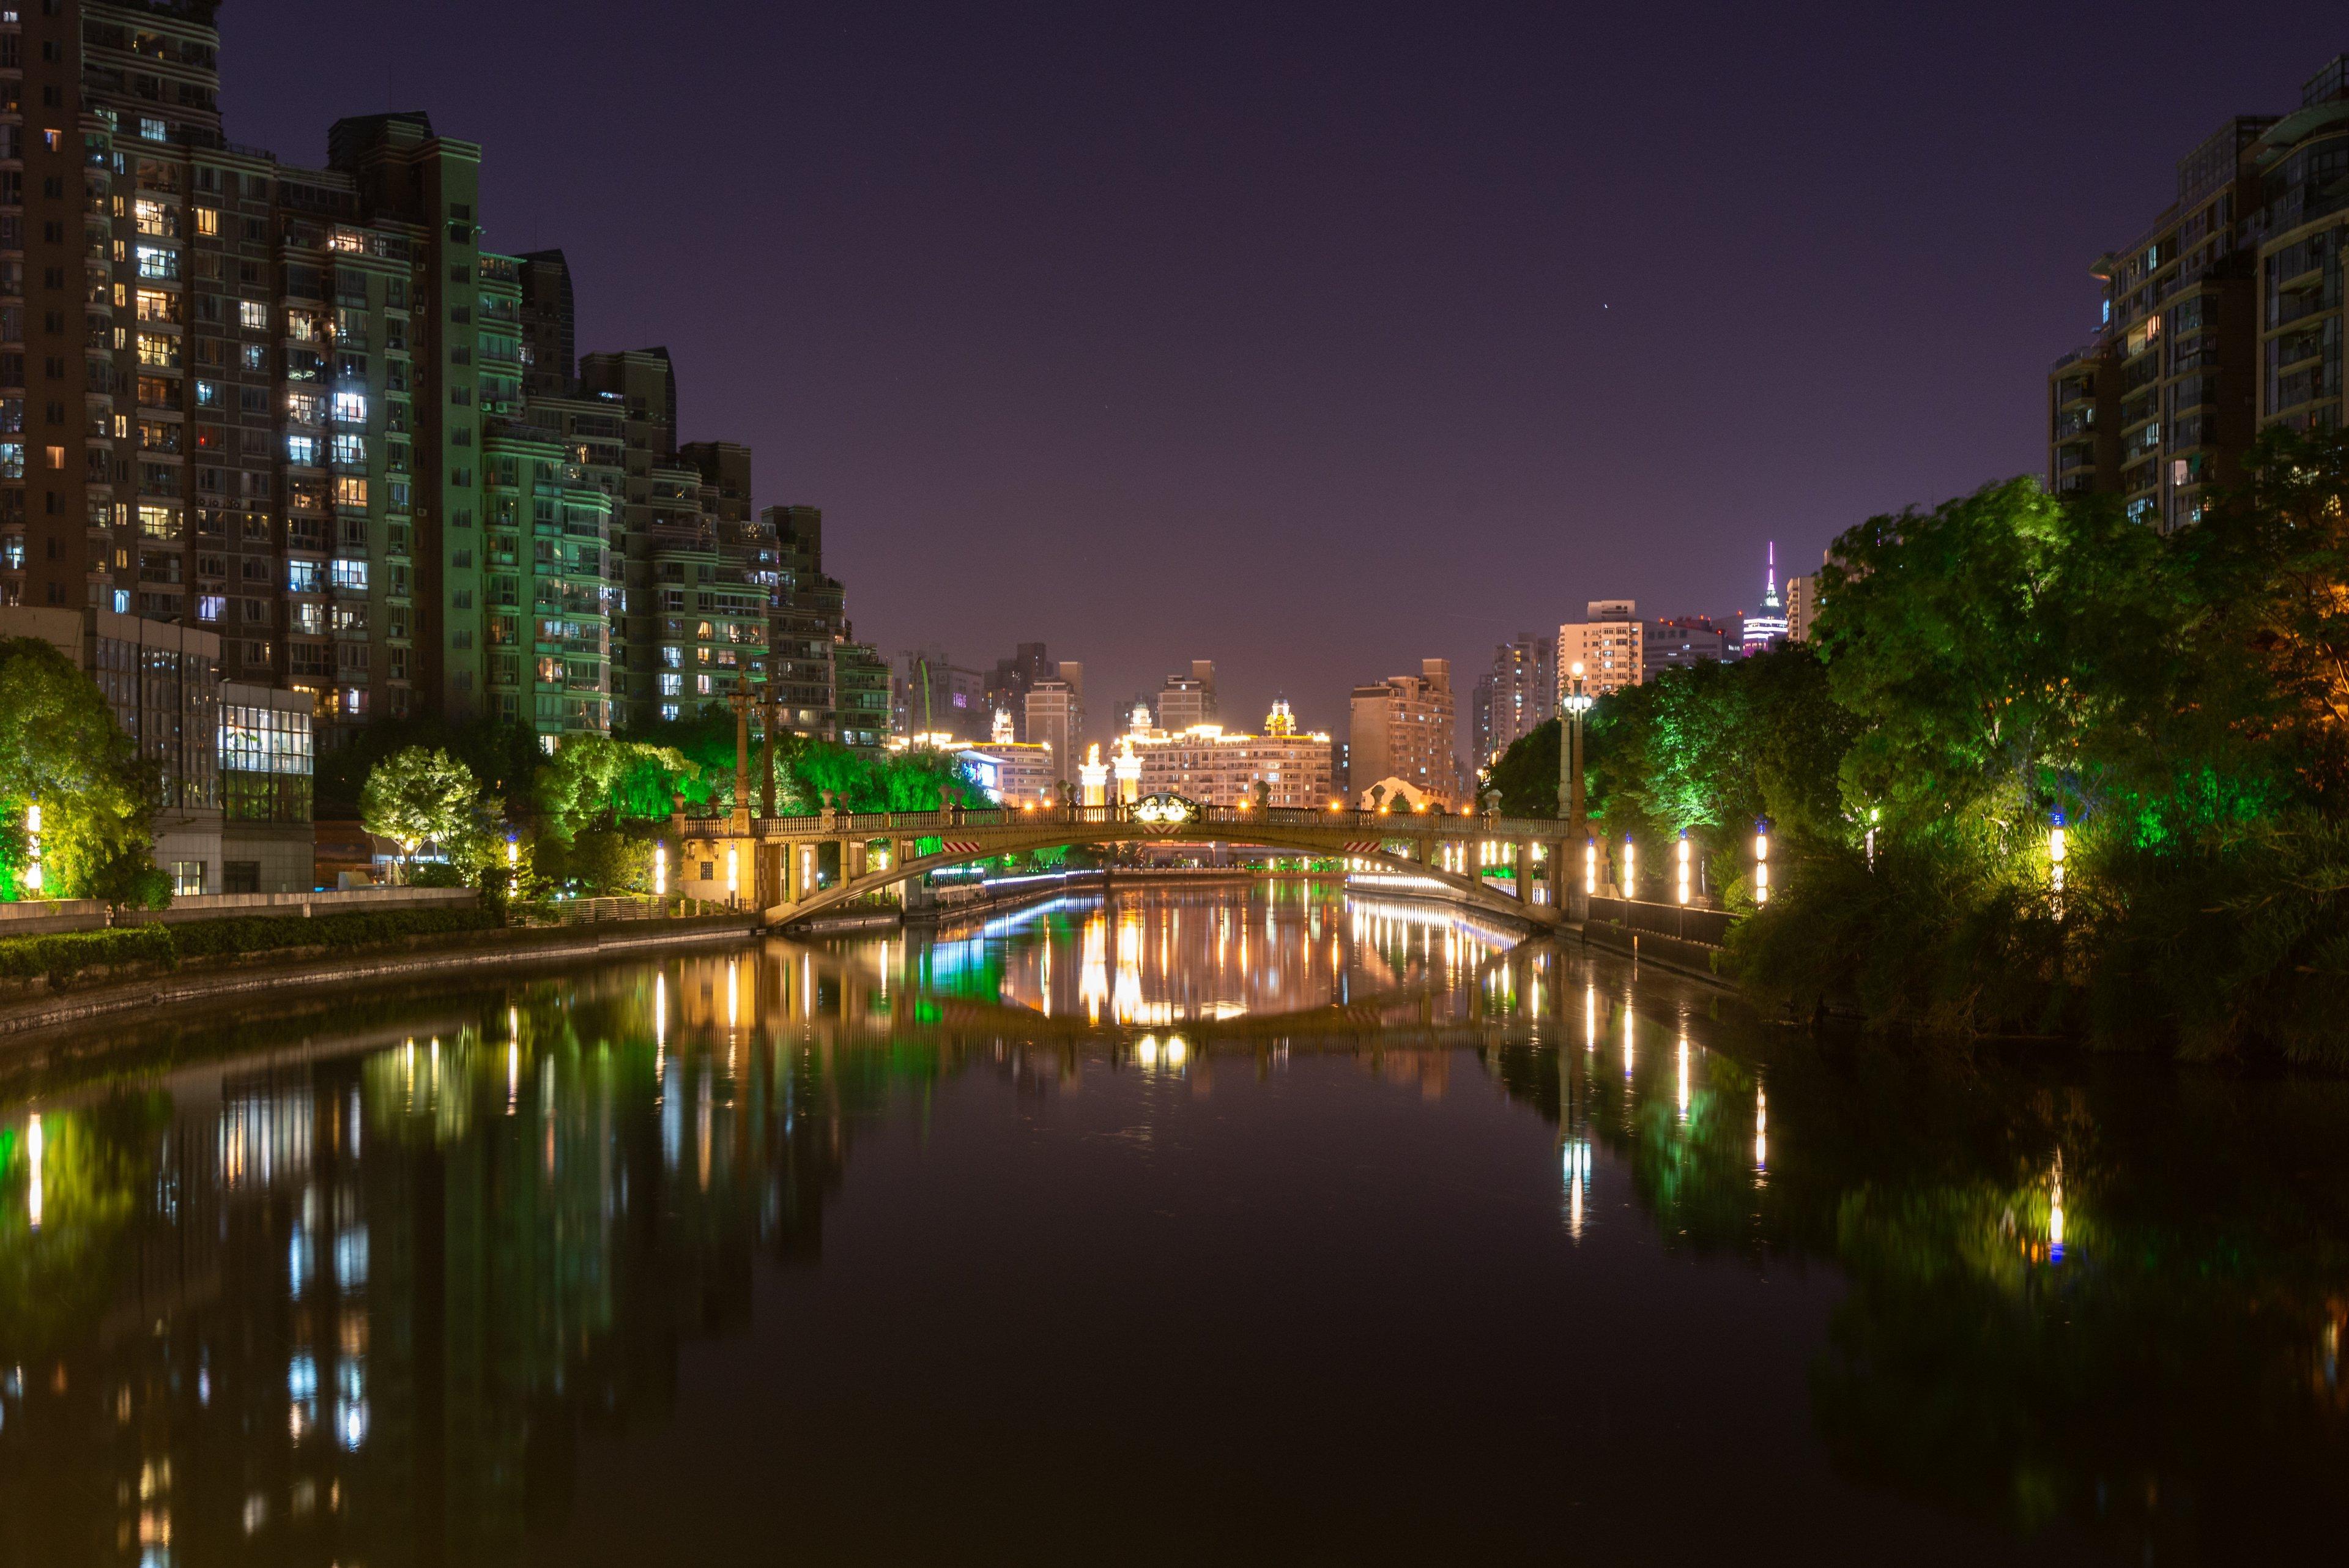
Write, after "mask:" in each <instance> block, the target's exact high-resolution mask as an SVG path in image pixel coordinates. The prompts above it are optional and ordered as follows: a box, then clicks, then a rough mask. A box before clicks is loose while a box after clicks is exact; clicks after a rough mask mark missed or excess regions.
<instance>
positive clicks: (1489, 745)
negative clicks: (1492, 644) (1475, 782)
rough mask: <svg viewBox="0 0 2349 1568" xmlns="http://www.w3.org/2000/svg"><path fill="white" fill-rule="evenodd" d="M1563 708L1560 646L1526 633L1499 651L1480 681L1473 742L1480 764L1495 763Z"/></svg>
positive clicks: (1474, 706)
mask: <svg viewBox="0 0 2349 1568" xmlns="http://www.w3.org/2000/svg"><path fill="white" fill-rule="evenodd" d="M1556 714H1557V644H1556V643H1554V642H1552V641H1550V640H1549V639H1547V638H1545V637H1537V636H1536V635H1535V634H1534V633H1532V632H1530V631H1521V632H1519V633H1518V634H1517V636H1516V641H1514V642H1505V643H1503V644H1501V645H1500V646H1499V647H1498V648H1495V649H1494V650H1493V667H1492V669H1491V670H1487V671H1486V672H1485V674H1484V675H1483V676H1482V677H1480V678H1479V679H1478V680H1477V682H1476V690H1475V697H1474V699H1473V702H1472V706H1471V710H1470V717H1469V724H1470V735H1469V744H1470V745H1471V746H1473V747H1474V748H1475V761H1476V762H1477V763H1478V765H1480V766H1481V765H1483V764H1485V763H1490V762H1491V761H1493V759H1495V758H1496V757H1498V756H1499V755H1500V754H1501V753H1504V752H1506V751H1507V750H1508V749H1509V748H1510V747H1511V746H1513V745H1515V744H1516V743H1517V742H1518V741H1520V740H1521V739H1523V738H1524V737H1525V736H1526V735H1528V734H1530V733H1531V732H1533V731H1534V730H1535V729H1536V728H1537V727H1538V726H1540V725H1542V724H1545V723H1547V722H1549V721H1550V719H1552V718H1553V717H1555V716H1556Z"/></svg>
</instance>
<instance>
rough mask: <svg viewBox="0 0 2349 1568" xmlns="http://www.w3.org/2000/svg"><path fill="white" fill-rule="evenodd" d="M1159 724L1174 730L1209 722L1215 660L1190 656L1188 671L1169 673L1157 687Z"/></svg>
mask: <svg viewBox="0 0 2349 1568" xmlns="http://www.w3.org/2000/svg"><path fill="white" fill-rule="evenodd" d="M1157 712H1158V727H1159V728H1160V729H1162V730H1166V731H1169V732H1174V733H1176V734H1180V733H1181V732H1183V731H1185V730H1188V729H1192V728H1194V727H1195V726H1197V725H1200V724H1212V723H1214V722H1216V661H1215V660H1214V659H1193V660H1191V673H1190V674H1188V675H1170V676H1168V677H1167V678H1166V680H1165V683H1164V685H1162V686H1160V687H1159V689H1158V702H1157Z"/></svg>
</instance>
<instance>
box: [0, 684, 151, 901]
mask: <svg viewBox="0 0 2349 1568" xmlns="http://www.w3.org/2000/svg"><path fill="white" fill-rule="evenodd" d="M154 794H155V780H154V771H153V769H151V768H150V767H149V766H147V765H146V764H145V763H142V762H141V761H140V758H139V756H138V753H137V749H136V748H135V747H134V746H133V744H132V743H131V741H130V738H129V736H128V735H125V734H124V733H123V732H122V730H121V728H120V726H119V725H117V724H116V723H115V722H114V715H113V713H112V712H110V711H109V710H108V708H107V706H106V699H105V698H104V696H103V695H101V694H100V692H99V691H98V686H97V684H96V683H95V682H93V681H92V680H90V678H89V677H88V676H87V675H85V674H83V673H82V672H81V671H80V670H77V669H75V668H74V665H73V661H72V660H70V659H67V657H66V656H65V655H64V654H62V653H60V652H58V651H57V649H55V648H53V647H51V646H50V645H49V644H47V643H46V642H43V641H40V640H38V639H33V638H6V639H0V856H5V860H6V863H7V867H8V875H9V880H10V882H11V883H12V884H16V883H17V879H18V878H19V877H22V875H23V868H24V867H25V864H26V835H25V819H26V811H25V808H26V805H29V804H31V803H32V802H34V801H38V802H39V803H40V805H41V815H42V823H41V854H42V873H43V875H42V892H43V893H44V894H45V895H47V896H48V897H51V898H59V897H63V898H106V899H108V900H109V901H110V902H113V903H117V904H160V903H162V902H164V901H165V900H166V899H168V898H169V896H170V892H169V886H168V884H167V883H166V882H165V880H164V878H163V877H162V875H161V873H160V872H158V871H157V870H156V869H155V867H154V864H153V861H152V859H151V857H150V836H149V832H148V824H149V821H150V817H151V815H152V814H153V809H154ZM19 885H20V884H19Z"/></svg>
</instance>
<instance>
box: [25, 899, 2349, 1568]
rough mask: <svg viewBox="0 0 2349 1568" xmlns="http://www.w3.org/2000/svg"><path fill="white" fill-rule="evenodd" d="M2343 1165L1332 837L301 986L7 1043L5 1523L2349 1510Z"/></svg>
mask: <svg viewBox="0 0 2349 1568" xmlns="http://www.w3.org/2000/svg"><path fill="white" fill-rule="evenodd" d="M254 1011H255V1012H261V1011H262V1010H259V1009H255V1010H254ZM2345 1197H2349V1090H2344V1086H2343V1085H2338V1084H2331V1083H2323V1084H2315V1085H2304V1084H2303V1085H2291V1084H2283V1083H2270V1082H2246V1081H2242V1080H2240V1079H2226V1078H2220V1077H2215V1076H2199V1075H2197V1076H2188V1075H2176V1074H2170V1073H2166V1072H2162V1071H2158V1070H2154V1069H2151V1068H2148V1067H2147V1066H2146V1065H2144V1064H2136V1063H2110V1062H2097V1061H2093V1060H2083V1059H2080V1058H2075V1057H2065V1058H2062V1059H2059V1060H2054V1061H2049V1060H2046V1059H2044V1058H2041V1059H2034V1060H2023V1061H2017V1060H2012V1059H1985V1058H1980V1057H1977V1058H1974V1059H1971V1060H1967V1061H1955V1060H1950V1059H1946V1058H1940V1059H1934V1060H1930V1061H1920V1060H1919V1059H1918V1058H1917V1056H1916V1054H1914V1053H1909V1054H1903V1055H1896V1054H1892V1053H1889V1052H1887V1051H1884V1050H1879V1049H1875V1048H1871V1047H1868V1046H1867V1045H1865V1044H1858V1043H1853V1042H1842V1041H1837V1040H1826V1041H1819V1040H1814V1039H1813V1038H1811V1037H1810V1036H1809V1035H1807V1034H1804V1033H1791V1032H1785V1031H1776V1030H1773V1029H1770V1028H1767V1027H1764V1026H1762V1025H1759V1024H1756V1023H1753V1022H1752V1021H1750V1020H1748V1019H1745V1018H1744V1017H1743V1016H1742V1015H1741V1014H1739V1013H1738V1012H1737V1010H1736V1009H1735V1008H1734V1007H1733V1006H1732V1005H1730V1004H1728V1003H1726V1002H1722V1001H1721V1000H1719V999H1718V998H1717V997H1716V996H1714V995H1713V993H1712V992H1707V991H1704V990H1702V989H1700V988H1697V987H1694V986H1692V985H1690V984H1688V983H1686V982H1684V981H1678V980H1675V979H1672V978H1671V977H1669V976H1665V975H1661V974H1659V973H1657V972H1655V971H1648V972H1645V973H1637V974H1635V973H1634V972H1633V971H1631V969H1630V966H1629V965H1627V964H1624V963H1621V962H1619V961H1615V960H1613V959H1610V958H1604V957H1596V956H1592V955H1587V954H1585V953H1584V952H1583V951H1582V950H1579V949H1578V948H1573V947H1567V948H1562V949H1553V948H1550V947H1547V946H1546V945H1543V944H1532V945H1527V946H1523V947H1516V948H1514V949H1513V948H1512V947H1511V945H1510V939H1509V938H1508V937H1507V935H1506V934H1505V933H1502V932H1499V931H1495V930H1489V929H1479V928H1477V927H1475V926H1474V925H1470V924H1463V923H1461V922H1459V921H1457V920H1455V919H1453V918H1451V917H1450V916H1449V915H1448V914H1447V913H1445V912H1443V911H1439V910H1436V909H1430V908H1426V907H1413V906H1407V905H1401V904H1383V905H1381V904H1371V903H1363V902H1360V901H1355V902H1348V901H1346V900H1344V899H1343V898H1340V897H1339V896H1337V895H1336V894H1335V893H1334V891H1333V890H1330V889H1328V888H1315V887H1312V886H1309V885H1305V884H1296V883H1290V884H1275V885H1271V886H1268V887H1264V888H1257V889H1256V890H1254V891H1253V892H1245V891H1237V890H1235V891H1227V892H1210V891H1205V890H1191V891H1179V892H1140V893H1122V894H1121V895H1119V897H1118V898H1116V900H1115V902H1114V903H1113V904H1111V905H1109V906H1108V907H1106V908H1105V907H1104V906H1103V905H1102V903H1100V902H1099V901H1098V900H1094V901H1089V902H1088V901H1071V902H1066V903H1061V904H1057V905H1052V906H1049V907H1045V908H1041V909H1033V910H1029V911H1023V912H1021V913H1019V914H1018V915H1015V916H1012V917H1010V918H1008V919H1002V920H999V921H997V922H995V923H993V924H990V925H988V926H987V927H985V928H984V929H978V928H973V929H968V930H964V931H948V932H946V933H943V934H941V935H940V936H939V937H937V938H936V940H928V939H915V940H905V939H903V938H896V937H893V938H891V939H890V940H869V939H868V940H853V941H852V940H841V941H837V942H829V943H816V944H810V945H801V944H794V943H789V942H782V941H773V942H767V943H764V944H761V945H759V946H755V947H748V948H740V949H730V950H698V951H695V952H692V953H690V954H688V955H685V956H677V957H671V958H668V959H665V960H662V961H647V962H643V963H636V964H627V965H620V966H615V967H611V968H607V969H604V970H601V971H586V970H574V971H566V972H563V973H560V974H556V975H554V976H551V977H546V978H537V979H531V980H515V981H511V982H501V983H498V984H494V985H489V986H480V987H474V988H471V989H460V988H457V987H450V986H442V987H435V988H430V989H423V990H414V991H409V992H373V993H367V994H364V995H358V996H353V997H347V998H339V999H333V1000H330V1001H309V1000H302V1001H273V1002H270V1003H268V1004H267V1005H266V1009H265V1015H264V1016H254V1017H236V1016H233V1015H227V1014H222V1015H215V1016H213V1017H212V1018H208V1019H206V1018H199V1019H193V1020H189V1021H186V1022H183V1023H179V1024H176V1025H166V1024H164V1023H160V1022H152V1023H148V1024H146V1025H143V1026H123V1027H120V1028H119V1029H117V1030H115V1031H114V1032H112V1033H110V1034H109V1035H108V1036H107V1037H104V1038H97V1037H92V1038H88V1039H82V1040H77V1041H73V1042H70V1043H68V1044H62V1045H57V1044H53V1045H49V1046H45V1047H41V1048H39V1049H38V1050H36V1051H28V1050H26V1048H24V1047H12V1048H11V1049H10V1054H7V1055H5V1056H0V1564H27V1565H30V1564H41V1565H45V1568H46V1565H51V1564H78V1563H127V1564H156V1565H160V1564H204V1563H240V1564H242V1563H289V1564H294V1563H298V1564H319V1565H322V1568H323V1565H327V1564H340V1565H342V1568H390V1565H394V1564H409V1563H628V1564H631V1565H642V1564H646V1563H699V1562H758V1563H766V1562H804V1563H857V1562H870V1563H905V1562H915V1561H934V1562H964V1561H998V1562H1091V1563H1105V1562H1116V1563H1129V1562H1143V1563H1150V1562H1186V1563H1187V1562H1206V1561H1269V1562H1366V1561H1395V1562H1404V1561H1408V1562H1455V1563H1468V1562H1535V1561H1545V1562H1547V1561H1561V1562H1562V1561H1624V1562H1682V1561H1688V1562H1707V1563H1712V1562H1778V1561H1802V1562H1807V1563H1818V1562H1903V1563H1982V1562H2082V1561H2086V1562H2098V1561H2107V1560H2110V1561H2118V1562H2127V1563H2143V1562H2158V1563H2184V1562H2247V1561H2262V1560H2267V1559H2269V1558H2271V1557H2272V1556H2277V1555H2281V1554H2282V1553H2283V1552H2286V1551H2291V1550H2293V1549H2295V1548H2299V1547H2303V1546H2311V1545H2313V1546H2314V1547H2315V1548H2316V1549H2317V1550H2319V1551H2324V1552H2338V1550H2339V1548H2338V1544H2337V1542H2339V1540H2340V1539H2341V1535H2340V1533H2339V1532H2340V1531H2341V1530H2342V1529H2343V1528H2344V1526H2349V1487H2344V1477H2349V1442H2344V1419H2349V1416H2344V1411H2345V1410H2349V1395H2344V1388H2343V1385H2342V1381H2341V1366H2340V1349H2341V1345H2340V1339H2341V1326H2342V1324H2343V1321H2344V1317H2349V1247H2344V1239H2349V1207H2345V1206H2344V1198H2345ZM2327 1543H2330V1544H2327Z"/></svg>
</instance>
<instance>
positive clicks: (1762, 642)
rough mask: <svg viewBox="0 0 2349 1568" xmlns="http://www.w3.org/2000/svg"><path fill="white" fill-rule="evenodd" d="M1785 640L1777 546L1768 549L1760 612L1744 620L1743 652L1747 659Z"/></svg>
mask: <svg viewBox="0 0 2349 1568" xmlns="http://www.w3.org/2000/svg"><path fill="white" fill-rule="evenodd" d="M1785 640H1786V607H1785V603H1784V601H1782V600H1781V599H1780V598H1779V597H1778V546H1777V545H1775V543H1774V544H1773V545H1770V548H1769V564H1768V565H1767V566H1764V568H1763V577H1762V610H1761V613H1760V614H1758V615H1749V616H1747V617H1746V618H1745V630H1744V652H1745V654H1746V656H1747V657H1749V658H1750V657H1752V656H1753V655H1754V654H1757V653H1760V652H1762V651H1764V649H1767V648H1768V647H1769V646H1770V645H1771V644H1772V643H1774V642H1784V641H1785Z"/></svg>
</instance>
